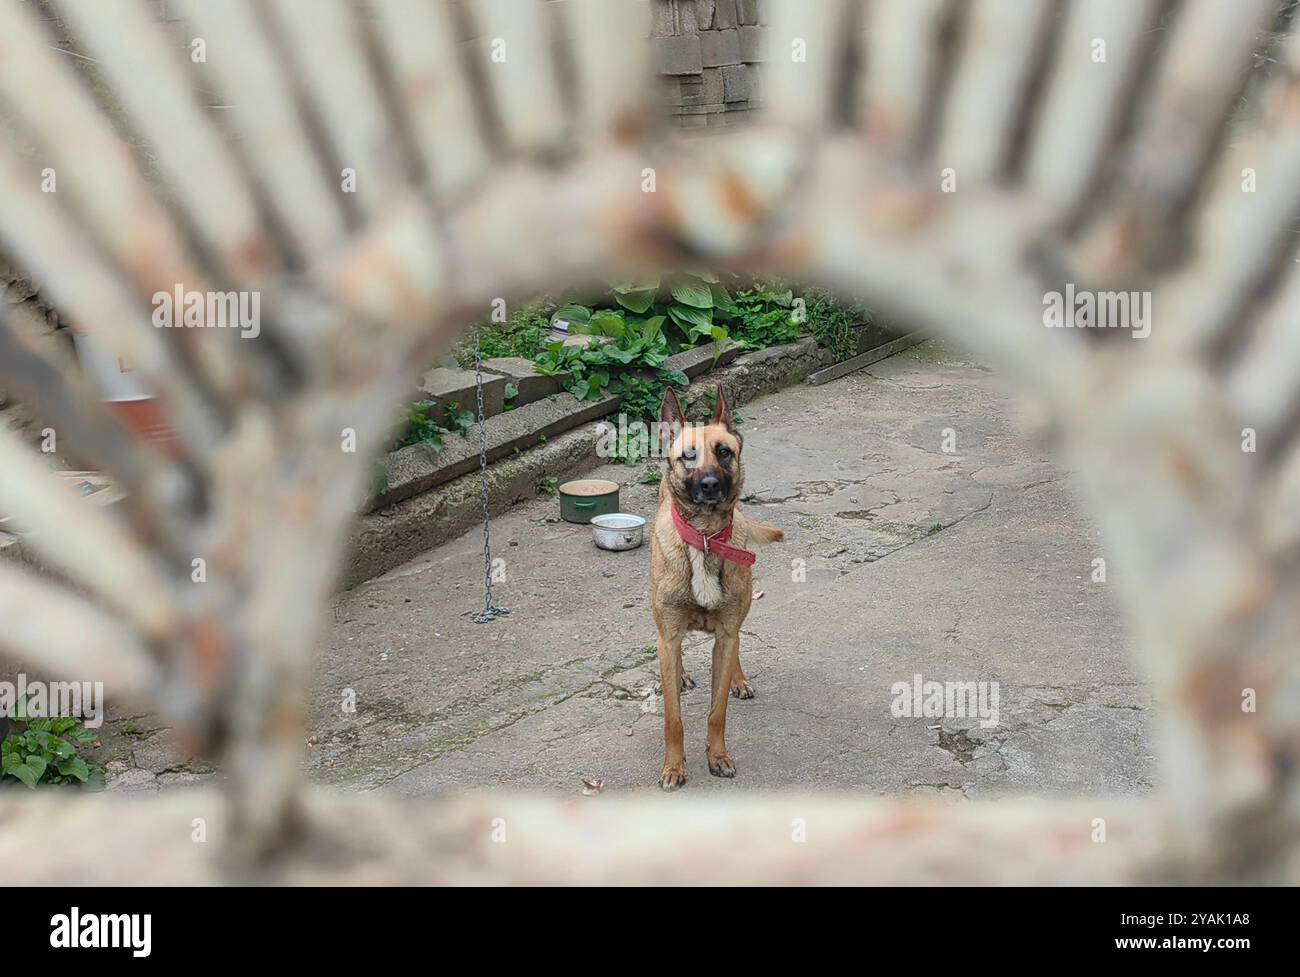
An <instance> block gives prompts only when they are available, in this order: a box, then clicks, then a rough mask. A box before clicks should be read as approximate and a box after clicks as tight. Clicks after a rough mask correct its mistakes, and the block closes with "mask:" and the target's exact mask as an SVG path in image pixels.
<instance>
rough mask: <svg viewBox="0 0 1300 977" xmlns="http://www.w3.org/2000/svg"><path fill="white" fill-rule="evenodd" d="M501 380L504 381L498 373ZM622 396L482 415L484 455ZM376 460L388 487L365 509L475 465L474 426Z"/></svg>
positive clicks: (497, 454) (561, 399)
mask: <svg viewBox="0 0 1300 977" xmlns="http://www.w3.org/2000/svg"><path fill="white" fill-rule="evenodd" d="M499 379H502V380H503V382H504V378H499ZM622 399H623V398H622V397H619V396H609V397H602V398H601V399H600V400H578V398H576V397H574V396H573V394H571V393H559V394H555V395H554V397H553V398H546V399H543V400H538V401H535V402H533V403H531V404H528V405H526V406H524V407H520V408H519V409H518V410H513V411H510V412H509V413H502V414H496V415H494V416H491V417H489V418H488V419H487V423H486V427H487V457H488V461H489V462H492V461H496V460H497V459H498V458H502V457H504V456H505V455H508V454H510V453H511V452H512V451H521V450H523V449H524V448H530V447H532V446H533V445H535V444H537V443H538V442H539V441H541V440H542V439H543V438H549V437H553V436H554V435H556V434H560V433H562V432H564V431H568V430H570V429H571V428H574V427H577V426H578V425H580V424H584V423H586V422H587V421H593V420H596V419H597V418H600V417H604V416H605V415H606V414H609V413H611V412H613V411H616V410H618V405H619V404H620V403H622ZM382 464H383V465H384V467H385V468H386V469H387V470H388V489H387V490H386V491H384V492H382V493H380V494H379V495H377V496H376V497H375V498H373V499H372V500H371V503H370V508H371V509H372V510H374V509H379V508H381V507H383V506H387V505H392V504H393V503H395V502H401V501H402V500H403V499H409V498H410V497H411V496H413V495H419V494H420V493H422V492H427V491H428V490H429V489H431V488H433V487H434V486H435V485H440V484H442V483H443V482H449V481H451V480H452V479H454V478H459V477H460V476H462V475H465V474H468V473H469V472H473V471H477V470H478V468H479V425H478V424H475V425H474V426H473V427H471V428H470V429H469V430H468V431H466V432H465V435H464V436H463V437H462V436H461V435H458V434H453V435H446V436H445V437H444V438H443V448H442V450H441V451H439V452H436V453H435V452H434V451H433V449H432V448H431V447H430V446H429V445H427V444H412V445H408V446H407V447H405V448H399V449H398V450H397V451H393V452H390V453H389V454H388V455H387V456H386V457H385V459H384V460H383V462H382Z"/></svg>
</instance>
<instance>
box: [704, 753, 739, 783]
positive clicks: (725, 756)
mask: <svg viewBox="0 0 1300 977" xmlns="http://www.w3.org/2000/svg"><path fill="white" fill-rule="evenodd" d="M709 773H711V774H713V776H715V777H734V776H736V764H735V761H734V760H732V759H731V754H730V753H719V754H717V755H716V756H715V755H713V754H709Z"/></svg>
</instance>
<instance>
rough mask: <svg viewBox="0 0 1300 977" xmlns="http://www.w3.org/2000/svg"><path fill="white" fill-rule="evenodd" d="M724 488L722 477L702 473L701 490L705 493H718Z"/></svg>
mask: <svg viewBox="0 0 1300 977" xmlns="http://www.w3.org/2000/svg"><path fill="white" fill-rule="evenodd" d="M721 490H722V479H720V478H718V476H717V475H701V476H700V491H701V492H703V493H704V494H705V495H717V494H718V493H719V492H720V491H721Z"/></svg>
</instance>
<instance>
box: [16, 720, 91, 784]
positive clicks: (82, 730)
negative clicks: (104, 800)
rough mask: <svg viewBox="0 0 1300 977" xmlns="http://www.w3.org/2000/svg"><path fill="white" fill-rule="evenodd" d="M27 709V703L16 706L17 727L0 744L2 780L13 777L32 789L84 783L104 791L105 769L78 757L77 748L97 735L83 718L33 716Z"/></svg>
mask: <svg viewBox="0 0 1300 977" xmlns="http://www.w3.org/2000/svg"><path fill="white" fill-rule="evenodd" d="M27 706H28V704H27V702H26V700H19V701H18V702H17V703H16V704H15V706H14V712H13V715H12V716H11V717H10V719H11V720H12V721H13V724H14V725H13V728H12V729H11V730H10V732H9V734H8V735H7V736H6V737H5V738H4V743H3V744H0V780H2V779H4V778H6V777H12V778H14V779H15V780H19V781H22V783H24V784H26V785H27V786H28V787H31V788H35V787H36V786H37V785H38V784H54V785H63V784H80V785H81V786H83V787H85V788H87V789H89V790H102V789H103V787H104V768H103V767H101V766H99V765H98V764H94V763H88V762H87V761H86V760H85V759H83V758H82V757H80V756H78V755H77V746H78V745H79V744H80V745H85V744H88V743H93V742H94V741H95V734H94V733H92V732H91V731H90V730H88V729H86V727H85V725H84V724H83V723H82V721H81V720H80V719H76V718H72V717H64V716H56V717H54V718H51V719H38V718H32V717H29V716H28V714H27Z"/></svg>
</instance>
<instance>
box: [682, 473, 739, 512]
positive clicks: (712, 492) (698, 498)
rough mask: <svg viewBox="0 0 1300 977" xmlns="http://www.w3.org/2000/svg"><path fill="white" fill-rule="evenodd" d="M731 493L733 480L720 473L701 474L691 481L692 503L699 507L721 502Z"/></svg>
mask: <svg viewBox="0 0 1300 977" xmlns="http://www.w3.org/2000/svg"><path fill="white" fill-rule="evenodd" d="M730 491H731V479H729V478H727V476H726V475H724V474H723V473H722V472H719V471H706V472H700V474H699V475H697V476H695V478H693V479H692V480H691V501H692V502H694V503H696V504H697V505H713V504H715V503H718V502H721V501H722V500H723V499H725V498H726V497H727V493H728V492H730Z"/></svg>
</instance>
